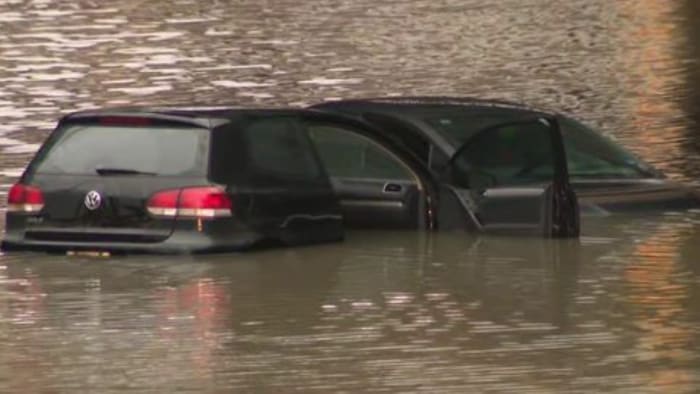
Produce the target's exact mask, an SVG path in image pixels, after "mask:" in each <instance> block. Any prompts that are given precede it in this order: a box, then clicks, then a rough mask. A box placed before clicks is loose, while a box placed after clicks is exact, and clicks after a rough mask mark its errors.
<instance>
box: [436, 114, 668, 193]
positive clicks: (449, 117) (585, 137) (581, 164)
mask: <svg viewBox="0 0 700 394" xmlns="http://www.w3.org/2000/svg"><path fill="white" fill-rule="evenodd" d="M521 116H522V115H519V114H516V113H502V112H500V113H493V114H481V113H479V114H476V113H474V114H464V113H463V114H447V113H446V114H439V115H438V114H434V115H430V114H426V115H424V118H423V120H424V121H425V122H427V123H428V124H430V125H431V126H432V127H433V128H435V129H436V130H438V131H439V132H440V133H441V134H443V135H445V136H446V137H447V138H448V139H450V140H452V141H454V142H455V143H456V144H457V145H462V144H463V143H465V142H466V141H467V140H468V139H469V138H471V137H472V136H473V135H474V133H476V132H477V131H478V130H483V129H484V128H486V127H490V126H492V125H496V124H499V123H503V122H507V121H512V120H516V119H518V118H519V117H521ZM559 122H560V126H561V131H562V135H563V138H564V147H565V149H566V154H567V164H568V167H569V176H570V177H571V178H572V179H576V178H578V179H592V178H598V179H600V178H625V179H636V178H652V177H656V175H655V171H654V170H653V169H652V168H651V167H650V166H649V165H648V164H646V163H644V162H642V161H641V160H639V159H638V158H636V157H635V156H634V155H632V154H631V153H629V152H627V151H626V150H625V149H624V148H622V147H621V146H619V145H617V144H616V143H614V142H613V141H611V140H609V139H608V138H606V137H605V136H603V135H601V134H600V133H597V132H595V131H593V130H591V129H590V128H588V127H586V126H584V125H583V124H581V123H579V122H576V121H574V120H573V119H569V118H564V117H559Z"/></svg>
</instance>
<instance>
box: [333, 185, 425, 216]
mask: <svg viewBox="0 0 700 394" xmlns="http://www.w3.org/2000/svg"><path fill="white" fill-rule="evenodd" d="M331 182H332V184H333V188H334V190H335V191H336V195H337V196H338V198H339V200H340V206H341V209H342V211H343V217H344V220H345V225H346V226H348V227H353V228H411V227H414V228H415V227H416V225H417V217H416V215H415V213H416V212H417V211H418V208H419V207H418V205H417V204H418V202H419V198H418V196H419V193H420V190H419V188H418V186H417V185H416V184H415V183H414V182H411V181H405V180H391V179H371V178H331Z"/></svg>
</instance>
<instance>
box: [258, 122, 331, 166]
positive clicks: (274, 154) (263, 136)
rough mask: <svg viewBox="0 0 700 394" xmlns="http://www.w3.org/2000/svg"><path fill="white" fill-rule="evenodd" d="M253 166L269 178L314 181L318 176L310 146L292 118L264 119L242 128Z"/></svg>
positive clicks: (316, 164) (317, 164) (304, 134)
mask: <svg viewBox="0 0 700 394" xmlns="http://www.w3.org/2000/svg"><path fill="white" fill-rule="evenodd" d="M246 135H247V137H248V144H249V148H250V157H251V160H252V161H253V164H254V166H255V167H256V168H257V169H258V170H261V171H263V172H266V173H268V174H272V175H278V176H284V177H296V178H308V179H311V178H318V177H319V176H320V175H321V169H320V167H319V163H317V161H316V158H315V156H314V152H313V146H312V145H311V143H310V141H309V140H308V138H307V136H306V133H304V131H303V129H302V128H301V126H300V125H299V124H298V123H297V122H296V121H295V120H293V119H284V118H279V119H264V120H259V121H256V122H255V123H253V124H251V125H250V126H248V127H247V128H246Z"/></svg>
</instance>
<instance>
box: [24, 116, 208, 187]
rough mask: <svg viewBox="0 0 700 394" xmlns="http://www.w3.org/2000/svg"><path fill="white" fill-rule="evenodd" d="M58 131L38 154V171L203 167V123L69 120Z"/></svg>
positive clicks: (190, 171)
mask: <svg viewBox="0 0 700 394" xmlns="http://www.w3.org/2000/svg"><path fill="white" fill-rule="evenodd" d="M57 133H59V134H58V138H57V139H55V140H54V141H53V142H52V143H51V145H50V146H47V149H46V150H45V151H44V152H45V153H44V154H43V155H41V156H39V157H38V158H37V165H36V167H35V168H36V171H37V172H39V173H56V174H77V175H94V174H96V171H95V170H96V169H100V168H102V169H104V168H111V169H122V170H133V171H140V172H146V173H153V174H157V175H203V174H205V173H206V162H207V151H208V146H209V131H208V130H206V129H200V128H173V127H124V126H97V125H68V126H66V127H65V128H63V129H61V130H58V131H57Z"/></svg>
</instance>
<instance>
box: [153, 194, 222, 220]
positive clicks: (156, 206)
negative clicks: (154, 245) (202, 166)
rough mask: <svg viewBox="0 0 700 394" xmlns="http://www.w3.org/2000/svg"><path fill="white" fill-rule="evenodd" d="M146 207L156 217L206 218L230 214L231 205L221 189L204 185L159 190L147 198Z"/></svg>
mask: <svg viewBox="0 0 700 394" xmlns="http://www.w3.org/2000/svg"><path fill="white" fill-rule="evenodd" d="M147 209H148V212H149V213H150V214H151V215H153V216H157V217H169V218H174V217H180V218H201V219H208V218H218V217H227V216H231V212H232V209H233V206H232V204H231V198H230V197H229V196H228V194H226V192H225V191H224V190H223V189H221V188H219V187H214V186H204V187H188V188H184V189H172V190H163V191H160V192H158V193H156V194H154V195H152V196H151V198H149V199H148V204H147Z"/></svg>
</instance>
